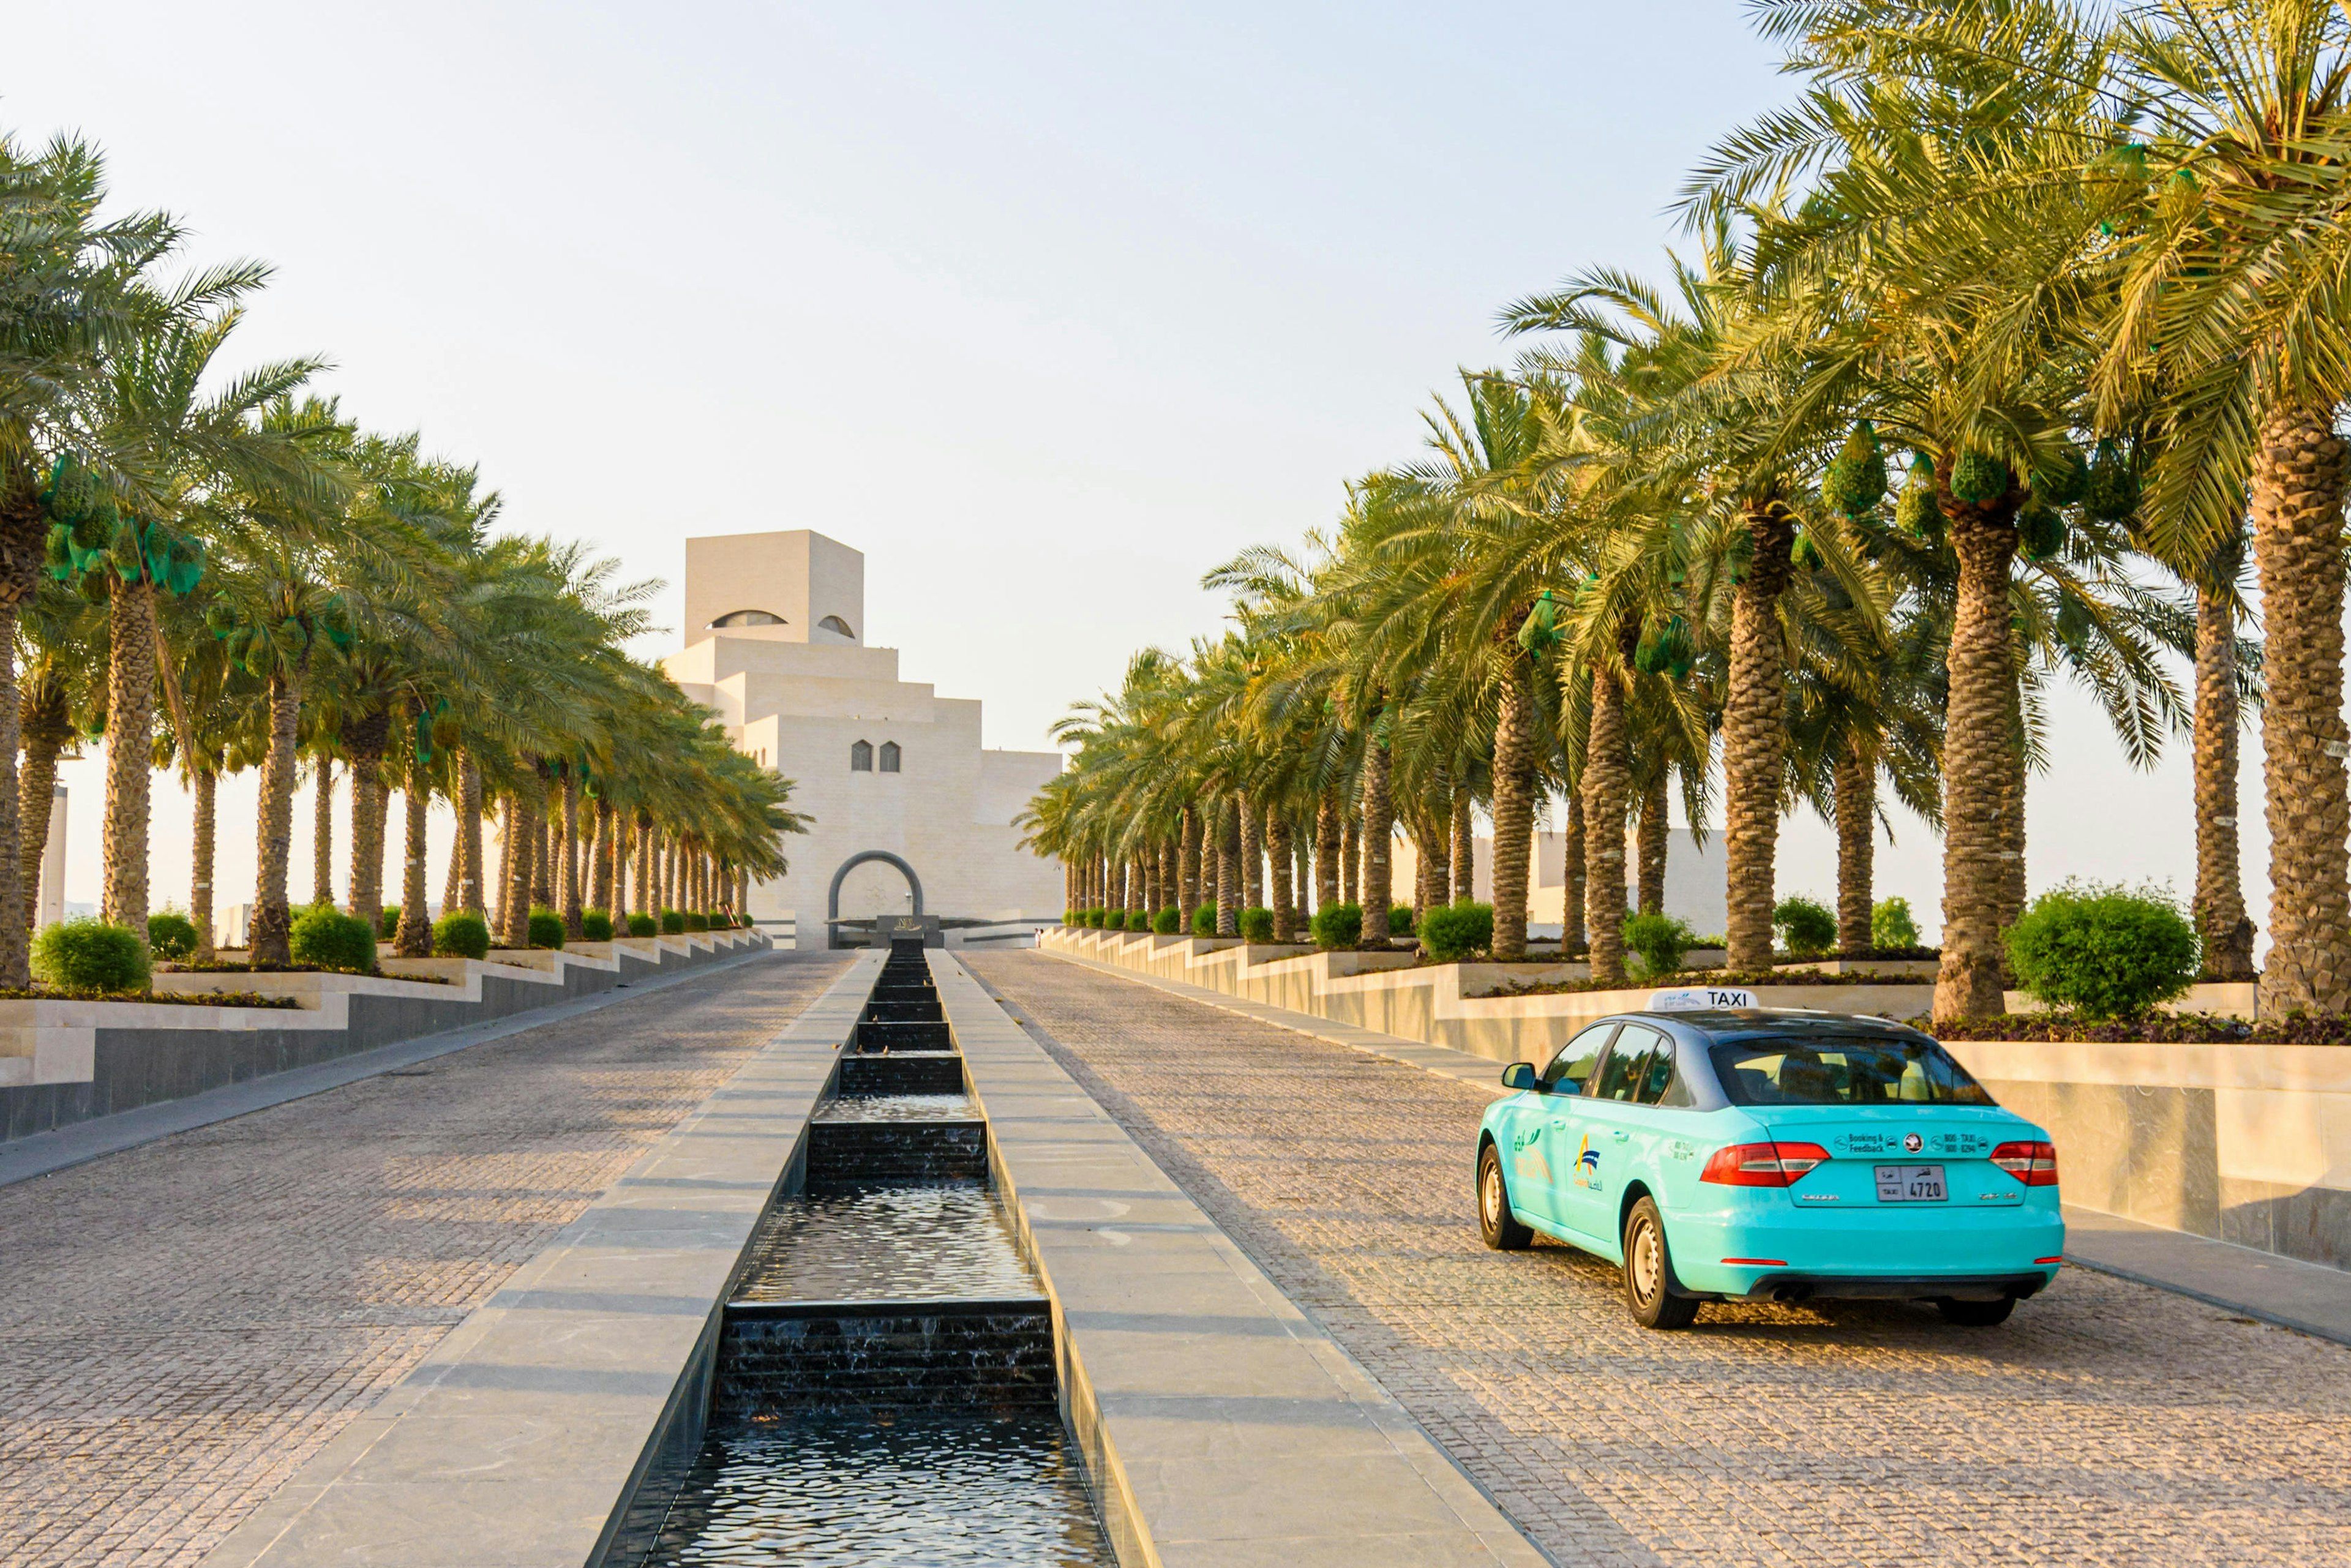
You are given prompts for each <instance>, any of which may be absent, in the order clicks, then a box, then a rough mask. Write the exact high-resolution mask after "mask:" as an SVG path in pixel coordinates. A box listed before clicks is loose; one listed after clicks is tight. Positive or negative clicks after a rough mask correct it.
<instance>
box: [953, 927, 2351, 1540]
mask: <svg viewBox="0 0 2351 1568" xmlns="http://www.w3.org/2000/svg"><path fill="white" fill-rule="evenodd" d="M967 961H968V962H970V964H971V966H972V967H973V968H974V969H975V970H976V971H977V973H979V974H980V975H981V976H982V977H983V978H985V979H986V980H987V981H988V982H989V983H990V984H991V985H993V986H995V987H996V988H998V989H999V990H1001V991H1002V992H1003V994H1004V995H1005V997H1006V998H1007V999H1008V1001H1009V1002H1010V1003H1012V1004H1013V1006H1014V1008H1015V1009H1016V1012H1017V1013H1018V1014H1019V1016H1021V1017H1022V1018H1024V1019H1028V1020H1029V1021H1031V1022H1032V1023H1033V1024H1034V1025H1036V1026H1038V1027H1039V1032H1040V1035H1041V1036H1042V1038H1043V1039H1044V1040H1045V1042H1046V1044H1047V1046H1048V1048H1049V1049H1050V1050H1052V1051H1054V1052H1055V1054H1056V1056H1057V1057H1058V1058H1059V1059H1060V1060H1061V1061H1062V1062H1063V1064H1064V1065H1065V1066H1066V1067H1068V1068H1069V1069H1070V1070H1071V1072H1072V1073H1073V1074H1075V1075H1076V1076H1077V1078H1078V1079H1079V1081H1080V1082H1081V1083H1083V1084H1085V1085H1086V1087H1087V1088H1088V1089H1089V1090H1090V1091H1091V1092H1093V1093H1094V1094H1095V1095H1096V1096H1097V1097H1098V1098H1099V1099H1101V1100H1102V1103H1104V1104H1105V1106H1107V1107H1108V1108H1109V1109H1110V1110H1111V1111H1112V1113H1113V1115H1115V1116H1116V1117H1117V1118H1118V1119H1119V1121H1120V1122H1121V1123H1122V1124H1123V1125H1124V1126H1126V1127H1127V1129H1128V1130H1129V1132H1130V1133H1132V1134H1134V1137H1135V1138H1136V1139H1137V1141H1138V1142H1140V1143H1141V1144H1142V1145H1144V1148H1145V1149H1146V1150H1148V1151H1149V1152H1150V1153H1151V1155H1152V1156H1153V1157H1154V1158H1155V1159H1156V1160H1157V1161H1158V1162H1159V1163H1160V1164H1161V1166H1163V1167H1164V1168H1165V1169H1166V1170H1167V1172H1168V1174H1169V1175H1171V1176H1174V1177H1175V1179H1176V1180H1177V1181H1178V1182H1180V1183H1181V1184H1183V1186H1185V1187H1186V1190H1187V1191H1189V1192H1190V1193H1191V1194H1192V1196H1193V1197H1195V1198H1196V1199H1197V1200H1198V1201H1199V1202H1200V1203H1201V1204H1202V1205H1203V1207H1207V1209H1208V1210H1209V1212H1210V1213H1211V1214H1213V1215H1214V1216H1215V1217H1216V1218H1217V1220H1218V1222H1219V1223H1220V1224H1222V1225H1223V1226H1224V1227H1225V1228H1226V1229H1227V1230H1228V1231H1229V1232H1230V1233H1231V1235H1232V1236H1233V1238H1234V1239H1235V1240H1237V1241H1238V1242H1239V1243H1240V1244H1241V1245H1242V1246H1243V1247H1244V1248H1246V1249H1249V1252H1250V1254H1251V1255H1252V1256H1253V1257H1254V1258H1255V1259H1256V1260H1258V1261H1259V1264H1260V1265H1262V1266H1263V1267H1264V1268H1265V1269H1266V1270H1267V1271H1268V1272H1269V1273H1270V1274H1271V1275H1272V1276H1273V1278H1274V1279H1275V1280H1276V1281H1278V1282H1279V1283H1280V1285H1281V1286H1282V1287H1283V1289H1284V1290H1285V1291H1289V1292H1290V1295H1291V1297H1292V1298H1293V1299H1294V1300H1296V1301H1298V1302H1299V1303H1300V1304H1301V1306H1304V1307H1305V1308H1306V1309H1307V1310H1309V1311H1310V1312H1314V1313H1316V1314H1317V1315H1318V1316H1319V1317H1320V1318H1321V1319H1322V1322H1323V1323H1324V1324H1325V1325H1326V1326H1327V1327H1328V1328H1329V1329H1330V1330H1331V1331H1332V1333H1333V1334H1334V1335H1335V1337H1336V1338H1337V1339H1338V1340H1339V1341H1340V1343H1342V1344H1343V1345H1345V1346H1346V1347H1347V1349H1348V1350H1349V1351H1350V1352H1351V1353H1352V1354H1354V1355H1355V1356H1356V1357H1357V1358H1358V1359H1360V1360H1361V1361H1362V1362H1363V1363H1364V1364H1365V1365H1366V1366H1367V1367H1368V1368H1369V1369H1370V1370H1371V1371H1372V1372H1373V1373H1374V1375H1377V1376H1378V1377H1379V1378H1380V1380H1381V1381H1382V1382H1383V1383H1384V1385H1386V1386H1387V1388H1388V1389H1389V1390H1390V1391H1391V1392H1392V1393H1394V1394H1395V1396H1397V1397H1398V1398H1399V1399H1400V1400H1402V1401H1403V1403H1404V1404H1405V1406H1406V1407H1407V1408H1408V1409H1409V1410H1411V1411H1412V1413H1413V1414H1414V1416H1416V1417H1417V1418H1418V1419H1419V1420H1420V1422H1421V1423H1422V1425H1423V1426H1424V1427H1426V1428H1427V1429H1428V1431H1429V1432H1430V1434H1431V1435H1432V1436H1433V1437H1436V1438H1437V1441H1438V1442H1439V1443H1440V1444H1442V1445H1443V1446H1444V1447H1445V1448H1447V1450H1449V1451H1450V1452H1451V1453H1452V1454H1453V1455H1454V1456H1455V1458H1457V1459H1458V1460H1459V1461H1460V1462H1461V1463H1462V1464H1463V1465H1464V1466H1465V1467H1467V1468H1468V1470H1469V1471H1470V1473H1471V1474H1472V1475H1473V1476H1475V1477H1476V1478H1477V1479H1479V1481H1480V1482H1481V1483H1482V1484H1483V1485H1484V1486H1485V1487H1486V1488H1487V1489H1488V1490H1489V1491H1490V1492H1491V1493H1492V1494H1493V1496H1494V1497H1495V1498H1496V1500H1498V1501H1499V1502H1500V1503H1501V1505H1502V1506H1503V1507H1504V1508H1505V1509H1507V1510H1508V1511H1510V1513H1511V1515H1512V1516H1513V1517H1514V1518H1515V1519H1517V1520H1518V1521H1519V1522H1520V1524H1521V1525H1522V1526H1523V1527H1524V1528H1526V1529H1527V1530H1528V1531H1529V1532H1530V1533H1531V1534H1532V1535H1533V1536H1534V1537H1535V1539H1536V1540H1537V1541H1538V1542H1541V1544H1542V1545H1543V1546H1544V1547H1545V1549H1547V1550H1548V1551H1550V1552H1552V1553H1553V1554H1554V1555H1555V1556H1556V1557H1557V1558H1558V1559H1559V1560H1560V1561H1561V1562H1562V1563H1569V1564H1585V1563H1607V1564H1635V1563H1639V1564H1648V1563H1672V1564H1709V1565H1710V1564H1726V1565H1728V1564H1746V1563H1759V1564H1788V1565H1791V1568H1794V1565H1799V1564H1802V1565H1805V1568H1810V1565H1813V1564H1845V1563H1851V1564H1868V1565H1872V1568H1876V1565H1879V1564H1894V1563H1903V1564H1911V1563H1915V1564H1920V1565H1932V1568H1963V1565H1967V1564H1974V1563H2116V1564H2123V1563H2129V1564H2144V1563H2165V1564H2173V1563H2213V1564H2220V1563H2227V1564H2246V1563H2296V1564H2301V1563H2337V1562H2351V1351H2346V1349H2344V1348H2343V1347H2341V1346H2338V1345H2335V1344H2332V1343H2326V1342H2325V1341H2321V1340H2316V1339H2312V1338H2310V1337H2307V1336H2305V1335H2303V1334H2299V1333H2294V1332H2292V1331H2290V1330H2286V1329H2282V1328H2277V1327H2273V1326H2271V1325H2269V1324H2265V1323H2259V1322H2249V1321H2245V1320H2243V1319H2241V1318H2240V1317H2238V1316H2236V1315H2234V1314H2231V1313H2230V1312H2226V1311H2223V1310H2220V1309H2217V1308H2214V1307H2211V1306H2208V1305H2205V1304H2204V1303H2202V1302H2199V1301H2192V1300H2189V1299H2187V1298H2184V1297H2181V1296H2177V1295H2173V1294H2169V1293H2167V1292H2165V1291H2157V1290H2153V1289H2149V1288H2147V1287H2146V1286H2142V1285H2138V1284H2135V1283H2132V1282H2130V1281H2126V1280H2120V1279H2116V1278H2112V1277H2109V1276H2105V1275H2100V1274H2094V1273H2088V1272H2085V1271H2081V1270H2067V1271H2066V1273H2065V1274H2064V1276H2063V1277H2062V1278H2061V1279H2060V1281H2058V1283H2057V1285H2056V1286H2055V1287H2053V1289H2052V1290H2051V1291H2049V1292H2048V1293H2047V1294H2045V1295H2043V1296H2042V1297H2041V1298H2038V1299H2036V1300H2034V1301H2029V1302H2027V1303H2025V1304H2024V1305H2023V1306H2022V1307H2020V1308H2019V1309H2018V1311H2017V1314H2016V1316H2015V1318H2014V1319H2012V1320H2011V1322H2010V1323H2009V1324H2008V1325H2007V1326H2005V1327H2003V1328H2001V1329H1996V1330H1990V1331H1980V1332H1967V1331H1960V1330H1955V1329H1951V1328H1949V1327H1947V1326H1945V1325H1944V1324H1943V1322H1942V1321H1941V1320H1940V1318H1939V1317H1938V1316H1937V1315H1936V1314H1935V1313H1934V1312H1933V1311H1932V1309H1930V1308H1923V1307H1910V1306H1907V1305H1896V1304H1867V1303H1850V1304H1840V1305H1834V1306H1830V1307H1826V1308H1809V1307H1773V1306H1744V1305H1742V1306H1736V1307H1733V1306H1723V1305H1714V1306H1708V1307H1707V1308H1706V1309H1704V1311H1703V1312H1702V1313H1701V1315H1700V1317H1699V1321H1698V1327H1697V1328H1696V1329H1695V1330H1693V1331H1690V1332H1688V1333H1683V1334H1679V1335H1663V1334H1654V1333H1646V1332H1644V1331H1642V1330H1640V1329H1638V1328H1636V1327H1635V1326H1634V1325H1633V1324H1632V1322H1631V1321H1630V1319H1629V1318H1628V1317H1627V1316H1626V1315H1625V1310H1624V1307H1623V1304H1622V1298H1621V1295H1620V1293H1619V1291H1618V1285H1617V1275H1616V1271H1615V1270H1614V1269H1611V1268H1609V1267H1607V1266H1605V1265H1604V1264H1601V1263H1599V1262H1598V1261H1596V1260H1592V1259H1589V1258H1586V1257H1584V1256H1583V1254H1581V1253H1577V1252H1574V1251H1572V1250H1570V1249H1565V1248H1559V1247H1552V1246H1548V1245H1546V1246H1542V1247H1539V1248H1538V1249H1535V1250H1534V1251H1533V1252H1531V1253H1520V1254H1503V1253H1491V1252H1489V1251H1487V1250H1486V1249H1484V1248H1483V1247H1482V1246H1481V1245H1479V1240H1478V1236H1477V1230H1476V1227H1475V1224H1474V1222H1473V1217H1472V1214H1471V1209H1470V1191H1469V1187H1470V1182H1469V1169H1468V1150H1469V1149H1470V1147H1471V1140H1472V1136H1473V1134H1474V1131H1475V1128H1476V1126H1477V1122H1478V1117H1479V1113H1481V1112H1482V1111H1483V1109H1484V1107H1485V1106H1486V1104H1487V1103H1488V1098H1489V1097H1488V1095H1487V1094H1486V1093H1485V1092H1484V1091H1483V1090H1481V1089H1479V1088H1478V1087H1477V1086H1475V1085H1472V1084H1468V1083H1458V1082H1451V1081H1448V1080H1447V1079H1445V1078H1442V1077H1438V1076H1436V1075H1434V1074H1431V1073H1428V1072H1425V1071H1421V1070H1419V1069H1417V1068H1415V1067H1410V1066H1406V1065H1404V1064H1402V1063H1399V1062H1394V1061H1386V1060H1383V1059H1381V1058H1378V1057H1374V1056H1368V1055H1365V1054H1364V1053H1362V1052H1359V1051H1353V1050H1350V1049H1348V1048H1346V1047H1343V1046H1339V1045H1334V1044H1331V1043H1328V1042H1325V1041H1322V1040H1315V1039H1312V1038H1309V1037H1305V1036H1301V1035H1300V1034H1297V1033H1294V1032H1292V1031H1290V1030H1282V1029H1279V1028H1276V1027H1273V1026H1271V1025H1270V1024H1266V1023H1261V1022H1258V1021H1256V1020H1253V1019H1246V1018H1242V1017H1239V1016H1237V1015H1236V1014H1234V1013H1232V1012H1229V1011H1227V1010H1224V1009H1213V1008H1209V1007H1207V1006H1204V1005H1202V1004H1200V1003H1197V1002H1194V1001H1190V1000H1186V999H1184V998H1178V997H1175V996H1171V995H1168V994H1166V993H1165V992H1162V991H1159V990H1157V989H1155V988H1149V987H1145V986H1140V985H1136V984H1134V983H1133V982H1130V981H1128V980H1125V979H1123V978H1120V977H1113V976H1111V975H1108V974H1104V973H1101V972H1098V971H1093V970H1089V969H1083V968H1080V967H1075V966H1072V965H1068V964H1063V963H1060V962H1057V961H1055V960H1054V959H1052V958H1050V957H1047V956H1042V955H1039V954H1033V953H1017V954H986V955H967Z"/></svg>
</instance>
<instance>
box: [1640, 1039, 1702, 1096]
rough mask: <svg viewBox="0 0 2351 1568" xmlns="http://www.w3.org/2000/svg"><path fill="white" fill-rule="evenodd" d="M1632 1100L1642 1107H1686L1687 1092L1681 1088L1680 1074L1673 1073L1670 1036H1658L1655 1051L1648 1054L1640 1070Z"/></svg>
mask: <svg viewBox="0 0 2351 1568" xmlns="http://www.w3.org/2000/svg"><path fill="white" fill-rule="evenodd" d="M1633 1099H1634V1101H1635V1103H1639V1104H1643V1105H1687V1104H1688V1103H1689V1092H1688V1091H1687V1090H1686V1089H1684V1088H1683V1086H1682V1078H1681V1074H1680V1073H1678V1072H1677V1071H1674V1041H1673V1039H1672V1037H1671V1036H1669V1035H1664V1034H1660V1035H1659V1036H1658V1037H1657V1044H1656V1049H1655V1050H1654V1051H1650V1052H1649V1061H1648V1065H1647V1066H1646V1067H1644V1068H1643V1069H1642V1070H1641V1085H1640V1087H1639V1088H1638V1089H1637V1090H1635V1092H1634V1094H1633Z"/></svg>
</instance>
